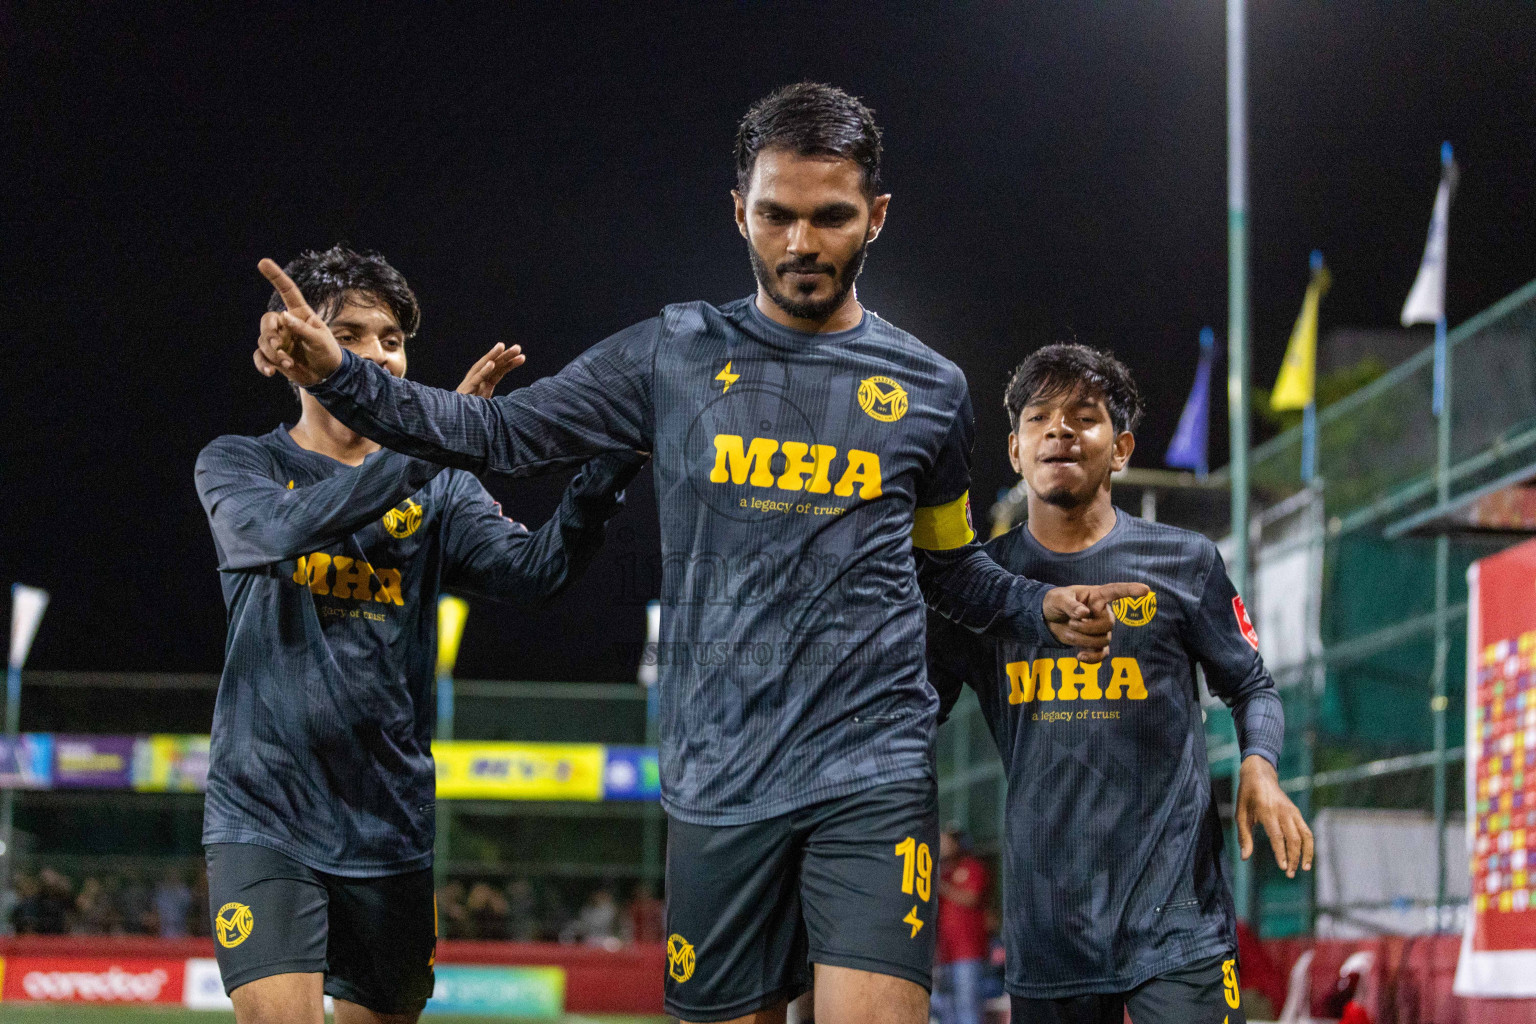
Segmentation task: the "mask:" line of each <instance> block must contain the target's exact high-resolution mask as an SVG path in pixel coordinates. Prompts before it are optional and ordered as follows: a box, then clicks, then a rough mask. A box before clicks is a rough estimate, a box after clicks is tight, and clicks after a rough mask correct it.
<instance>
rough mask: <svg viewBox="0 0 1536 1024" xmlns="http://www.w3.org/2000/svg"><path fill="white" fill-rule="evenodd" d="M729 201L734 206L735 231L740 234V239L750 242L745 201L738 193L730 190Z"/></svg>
mask: <svg viewBox="0 0 1536 1024" xmlns="http://www.w3.org/2000/svg"><path fill="white" fill-rule="evenodd" d="M731 200H732V201H733V202H734V203H735V204H736V230H737V231H740V232H741V237H742V238H745V239H746V240H747V241H749V242H750V241H751V240H752V239H751V237H750V236H748V234H747V199H746V197H745V196H743V195H742V194H741V193H740V192H738V191H736V190H735V189H731Z"/></svg>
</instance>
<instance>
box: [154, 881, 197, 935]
mask: <svg viewBox="0 0 1536 1024" xmlns="http://www.w3.org/2000/svg"><path fill="white" fill-rule="evenodd" d="M154 908H155V920H156V922H157V923H158V924H159V926H160V937H161V938H162V939H183V938H186V935H187V915H188V913H189V912H190V911H191V909H192V890H191V889H190V888H189V887H188V886H187V881H186V878H185V877H184V876H183V874H182V872H181V869H180V868H169V869H167V870H166V872H165V876H164V877H163V878H161V879H160V882H159V883H158V884H157V885H156V886H155V896H154Z"/></svg>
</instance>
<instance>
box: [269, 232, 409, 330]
mask: <svg viewBox="0 0 1536 1024" xmlns="http://www.w3.org/2000/svg"><path fill="white" fill-rule="evenodd" d="M283 271H284V272H285V273H287V275H288V276H289V277H291V278H293V283H294V284H296V285H298V286H299V291H301V292H303V293H304V298H305V300H306V301H307V302H308V303H309V306H310V308H311V309H313V310H314V311H315V312H316V313H318V314H320V319H322V320H329V319H331V317H333V316H335V315H336V314H337V313H338V312H340V311H341V307H342V306H343V305H344V304H345V303H346V302H347V300H348V299H350V300H351V301H353V302H355V303H357V304H359V305H363V306H371V305H377V304H380V303H382V304H383V305H384V306H386V307H388V309H389V311H390V312H391V313H393V314H395V319H396V320H397V321H399V323H400V329H401V330H402V331H404V332H405V336H406V337H407V338H410V337H412V336H414V335H415V333H416V330H417V328H419V327H420V326H421V306H420V305H419V304H418V303H417V301H416V293H415V292H413V291H411V286H410V285H408V284H406V283H405V278H404V277H403V276H401V274H400V271H398V270H396V269H395V268H394V267H392V266H390V265H389V261H388V260H386V259H385V258H384V257H383V256H380V255H379V254H378V253H376V252H371V251H369V252H356V251H354V250H353V249H352V248H351V247H349V246H348V245H347V244H346V243H345V242H341V243H339V244H337V245H333V246H331V247H330V248H329V249H327V250H325V252H315V251H314V250H313V249H308V250H306V251H304V252H302V253H300V254H299V255H298V256H297V257H296V258H294V259H293V260H292V261H291V262H290V263H289V264H288V265H287V266H286V267H284V268H283ZM283 308H284V307H283V299H282V296H280V295H278V294H277V292H275V291H274V292H273V293H272V298H271V299H270V300H269V301H268V302H267V309H269V310H271V311H272V312H274V313H276V312H280V311H281V310H282V309H283Z"/></svg>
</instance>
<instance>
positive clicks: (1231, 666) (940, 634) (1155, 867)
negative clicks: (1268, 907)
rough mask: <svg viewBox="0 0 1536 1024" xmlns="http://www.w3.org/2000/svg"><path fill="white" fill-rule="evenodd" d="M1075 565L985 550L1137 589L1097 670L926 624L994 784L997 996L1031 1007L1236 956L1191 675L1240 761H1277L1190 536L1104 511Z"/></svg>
mask: <svg viewBox="0 0 1536 1024" xmlns="http://www.w3.org/2000/svg"><path fill="white" fill-rule="evenodd" d="M1116 515H1117V519H1116V522H1115V525H1114V527H1113V529H1111V531H1110V533H1109V534H1108V536H1106V537H1104V538H1103V539H1102V540H1100V541H1099V542H1098V543H1097V544H1095V545H1093V546H1092V547H1090V548H1088V549H1087V550H1085V551H1079V552H1075V553H1072V554H1060V553H1057V552H1053V551H1049V550H1047V549H1046V548H1044V547H1043V546H1042V545H1041V544H1040V543H1039V542H1038V541H1036V540H1035V538H1034V537H1033V536H1032V535H1031V534H1030V532H1029V527H1028V525H1027V524H1025V525H1023V526H1020V527H1018V528H1016V529H1014V530H1012V531H1010V532H1009V533H1007V534H1004V535H1003V536H1001V537H998V538H996V539H994V540H993V541H991V542H990V543H988V544H987V550H988V551H989V552H990V553H991V554H992V556H993V557H994V558H996V559H997V561H998V562H999V563H1001V564H1002V565H1003V566H1004V567H1006V568H1009V569H1012V570H1013V571H1015V572H1019V573H1025V574H1027V575H1029V576H1031V577H1033V578H1035V579H1038V580H1042V581H1044V582H1046V583H1056V584H1068V583H1111V582H1116V581H1122V580H1124V581H1129V582H1134V583H1145V584H1146V585H1147V586H1148V587H1150V588H1151V590H1152V593H1151V594H1150V595H1148V596H1147V597H1144V598H1133V599H1125V600H1122V601H1119V602H1117V603H1116V605H1115V613H1116V619H1117V620H1118V621H1117V624H1116V626H1115V631H1114V639H1113V641H1112V642H1111V644H1110V648H1109V656H1108V657H1107V658H1106V659H1105V660H1104V661H1103V662H1101V663H1099V664H1097V665H1082V664H1079V662H1078V660H1077V659H1076V658H1075V657H1074V656H1073V654H1074V652H1072V651H1069V650H1065V649H1063V648H1061V647H1059V646H1057V645H1055V644H1054V643H1044V644H1021V643H1016V642H1010V641H1006V640H992V639H989V638H985V637H976V636H974V635H972V634H970V633H968V632H966V631H963V630H956V629H955V628H954V627H953V626H952V625H951V624H950V623H947V622H944V621H943V620H940V619H938V618H934V619H932V621H931V622H930V630H931V632H930V636H929V661H930V676H931V678H932V679H933V682H934V685H935V687H936V688H937V689H938V691H939V693H940V696H941V698H942V699H943V700H944V701H945V702H946V708H947V706H948V705H950V704H953V702H954V700H955V699H956V698H957V697H958V696H959V692H960V687H961V686H962V685H963V684H965V683H969V684H970V685H971V686H972V687H973V688H974V689H975V691H976V693H977V696H978V697H979V698H980V701H981V707H982V710H983V712H984V713H985V715H986V718H987V723H988V725H989V726H990V727H991V730H992V735H993V738H994V739H995V740H996V741H997V748H998V751H999V753H1000V754H1001V755H1002V759H1003V764H1004V767H1005V769H1006V771H1007V774H1008V800H1007V808H1006V814H1005V840H1004V857H1005V864H1004V877H1005V880H1006V883H1005V887H1004V894H1003V930H1004V939H1005V944H1006V946H1007V955H1008V968H1007V987H1008V990H1009V991H1010V992H1012V993H1014V994H1016V995H1019V996H1024V997H1028V998H1034V999H1048V998H1062V997H1066V996H1072V995H1081V994H1086V993H1092V992H1124V991H1127V990H1129V989H1132V988H1134V987H1135V986H1137V985H1139V984H1141V983H1142V982H1143V981H1146V980H1147V979H1149V978H1152V977H1156V976H1157V975H1158V974H1160V973H1162V972H1164V971H1168V970H1172V969H1174V968H1177V967H1181V966H1184V965H1186V964H1189V963H1193V962H1195V961H1197V960H1200V959H1202V958H1205V957H1210V956H1214V955H1215V954H1217V953H1220V952H1223V951H1225V950H1229V949H1233V948H1235V945H1236V931H1235V929H1236V923H1235V918H1234V916H1233V908H1232V898H1231V895H1230V893H1229V891H1228V888H1227V883H1226V881H1225V879H1224V878H1223V875H1222V862H1221V858H1220V856H1219V855H1220V851H1221V844H1222V837H1221V827H1220V822H1219V819H1218V817H1217V813H1216V807H1215V804H1214V803H1213V801H1212V797H1211V781H1210V770H1209V767H1208V766H1207V763H1206V755H1205V730H1204V724H1203V722H1204V720H1203V717H1202V715H1201V710H1200V701H1199V693H1198V684H1197V682H1196V678H1195V666H1196V665H1200V666H1202V667H1203V668H1204V670H1205V676H1206V681H1207V684H1208V686H1209V687H1210V690H1211V692H1212V693H1213V694H1215V695H1216V696H1218V697H1220V698H1221V699H1222V700H1223V701H1225V702H1226V703H1227V704H1229V705H1230V706H1231V707H1232V709H1233V714H1234V717H1235V719H1236V721H1237V726H1238V738H1239V742H1240V743H1241V746H1242V752H1243V754H1244V755H1245V756H1246V755H1248V754H1260V755H1262V756H1264V757H1265V758H1267V759H1268V760H1269V761H1270V762H1271V763H1275V762H1277V761H1278V758H1279V755H1280V744H1281V740H1282V739H1283V736H1284V718H1283V712H1282V710H1281V705H1280V698H1279V696H1278V695H1277V694H1276V692H1275V687H1274V681H1273V680H1272V679H1271V678H1270V675H1269V672H1268V671H1267V670H1266V669H1265V668H1264V662H1263V660H1262V659H1261V658H1260V657H1259V652H1258V639H1257V636H1256V635H1255V634H1254V632H1253V627H1252V625H1251V624H1250V623H1249V621H1248V616H1247V612H1246V611H1245V610H1244V609H1243V606H1242V601H1241V600H1240V599H1239V597H1238V595H1237V591H1236V590H1235V589H1234V588H1233V586H1232V582H1231V580H1230V579H1228V577H1227V573H1226V569H1225V567H1224V566H1223V565H1222V561H1221V556H1220V555H1219V554H1218V553H1217V551H1216V545H1214V544H1213V543H1211V541H1210V540H1209V539H1207V538H1205V537H1202V536H1201V535H1199V534H1196V533H1190V532H1189V531H1186V530H1180V529H1176V528H1174V527H1171V526H1167V525H1163V524H1159V523H1149V522H1146V521H1144V520H1141V519H1138V518H1136V517H1134V516H1132V515H1130V514H1128V513H1126V512H1124V511H1121V510H1116Z"/></svg>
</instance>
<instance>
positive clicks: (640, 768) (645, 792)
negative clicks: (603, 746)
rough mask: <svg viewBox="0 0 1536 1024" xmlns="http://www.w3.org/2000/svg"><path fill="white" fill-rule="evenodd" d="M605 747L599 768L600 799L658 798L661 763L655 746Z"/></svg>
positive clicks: (659, 793) (659, 794)
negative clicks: (601, 766) (605, 757)
mask: <svg viewBox="0 0 1536 1024" xmlns="http://www.w3.org/2000/svg"><path fill="white" fill-rule="evenodd" d="M607 749H608V763H607V764H606V766H604V768H603V799H604V800H658V799H660V798H661V766H660V764H659V763H658V761H657V760H656V748H655V747H615V746H610V747H608V748H607Z"/></svg>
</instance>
